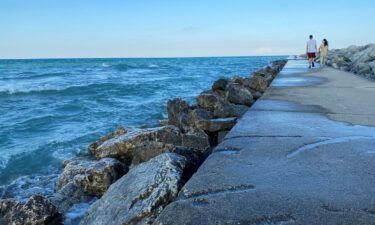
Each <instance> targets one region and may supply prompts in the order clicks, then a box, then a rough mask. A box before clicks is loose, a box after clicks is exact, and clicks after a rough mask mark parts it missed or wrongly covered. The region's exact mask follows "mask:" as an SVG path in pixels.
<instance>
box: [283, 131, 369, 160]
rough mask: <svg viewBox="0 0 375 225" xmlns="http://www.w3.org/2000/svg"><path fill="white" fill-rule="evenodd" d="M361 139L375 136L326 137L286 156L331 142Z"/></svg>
mask: <svg viewBox="0 0 375 225" xmlns="http://www.w3.org/2000/svg"><path fill="white" fill-rule="evenodd" d="M360 139H369V140H371V139H374V140H375V137H374V136H347V137H339V138H330V139H325V140H323V141H317V142H314V143H310V144H306V145H303V146H302V147H299V148H297V149H294V150H292V151H290V152H289V153H288V154H287V155H286V157H287V158H293V157H295V156H297V155H299V154H300V153H303V152H306V151H308V150H312V149H314V148H317V147H320V146H324V145H331V144H337V143H342V142H347V141H353V140H360Z"/></svg>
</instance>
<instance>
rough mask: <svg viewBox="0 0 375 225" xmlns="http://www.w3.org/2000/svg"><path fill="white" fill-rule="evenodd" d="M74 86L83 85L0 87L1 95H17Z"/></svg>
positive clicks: (12, 85)
mask: <svg viewBox="0 0 375 225" xmlns="http://www.w3.org/2000/svg"><path fill="white" fill-rule="evenodd" d="M72 87H83V86H81V85H71V86H68V87H64V86H55V85H50V84H39V85H33V86H29V87H27V86H23V85H15V84H8V85H5V86H2V87H0V95H1V94H3V95H4V94H7V95H15V94H30V93H36V92H50V91H64V90H66V89H68V88H72Z"/></svg>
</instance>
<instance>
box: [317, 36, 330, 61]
mask: <svg viewBox="0 0 375 225" xmlns="http://www.w3.org/2000/svg"><path fill="white" fill-rule="evenodd" d="M328 51H329V48H328V41H327V39H323V42H322V44H321V45H320V47H319V54H320V66H325V65H326V64H327V55H328Z"/></svg>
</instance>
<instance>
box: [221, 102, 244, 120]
mask: <svg viewBox="0 0 375 225" xmlns="http://www.w3.org/2000/svg"><path fill="white" fill-rule="evenodd" d="M247 110H249V107H248V106H245V105H234V104H226V105H219V106H217V107H216V108H215V110H214V117H216V118H227V117H236V118H240V117H242V115H243V114H245V113H246V112H247Z"/></svg>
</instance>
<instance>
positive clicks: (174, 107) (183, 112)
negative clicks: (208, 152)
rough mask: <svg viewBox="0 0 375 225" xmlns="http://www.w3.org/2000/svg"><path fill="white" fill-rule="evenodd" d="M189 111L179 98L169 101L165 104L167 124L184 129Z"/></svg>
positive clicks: (185, 103) (187, 105) (187, 106)
mask: <svg viewBox="0 0 375 225" xmlns="http://www.w3.org/2000/svg"><path fill="white" fill-rule="evenodd" d="M189 109H190V106H189V104H188V103H187V102H186V101H184V100H182V99H180V98H176V99H172V100H169V101H168V104H167V111H168V124H169V125H174V126H177V127H178V128H180V129H186V127H188V124H187V116H188V113H189Z"/></svg>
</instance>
